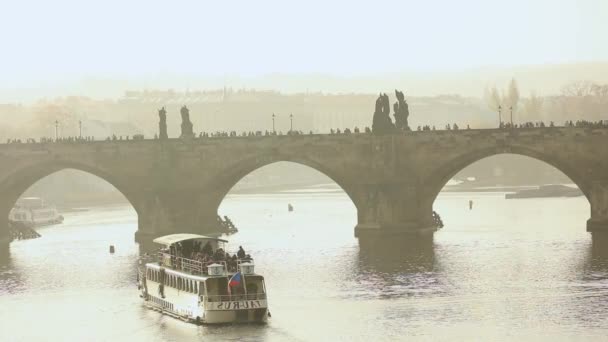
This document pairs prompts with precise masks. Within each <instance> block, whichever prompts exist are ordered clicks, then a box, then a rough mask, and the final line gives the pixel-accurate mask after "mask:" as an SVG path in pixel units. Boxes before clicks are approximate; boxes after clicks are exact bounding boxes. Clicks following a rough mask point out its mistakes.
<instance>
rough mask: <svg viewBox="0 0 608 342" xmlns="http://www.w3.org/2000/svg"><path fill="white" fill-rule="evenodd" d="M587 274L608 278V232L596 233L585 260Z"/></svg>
mask: <svg viewBox="0 0 608 342" xmlns="http://www.w3.org/2000/svg"><path fill="white" fill-rule="evenodd" d="M585 276H586V277H588V276H591V277H601V279H604V280H605V279H608V234H606V233H594V234H593V235H592V238H591V246H590V248H589V253H588V256H587V258H586V261H585Z"/></svg>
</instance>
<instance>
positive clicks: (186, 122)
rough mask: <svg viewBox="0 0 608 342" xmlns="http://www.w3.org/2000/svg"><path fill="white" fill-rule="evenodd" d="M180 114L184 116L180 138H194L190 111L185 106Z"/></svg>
mask: <svg viewBox="0 0 608 342" xmlns="http://www.w3.org/2000/svg"><path fill="white" fill-rule="evenodd" d="M180 113H181V114H182V135H181V136H180V138H194V132H193V131H192V122H190V111H189V110H188V107H186V106H183V107H182V109H181V110H180Z"/></svg>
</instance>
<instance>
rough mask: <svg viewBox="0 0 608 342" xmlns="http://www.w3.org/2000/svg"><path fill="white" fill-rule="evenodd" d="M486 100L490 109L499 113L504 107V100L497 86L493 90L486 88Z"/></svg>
mask: <svg viewBox="0 0 608 342" xmlns="http://www.w3.org/2000/svg"><path fill="white" fill-rule="evenodd" d="M484 99H485V101H486V103H487V104H488V107H489V108H490V109H491V110H493V111H498V107H500V106H501V105H502V98H501V96H500V94H499V92H498V88H496V86H493V87H491V88H487V87H486V89H485V91H484Z"/></svg>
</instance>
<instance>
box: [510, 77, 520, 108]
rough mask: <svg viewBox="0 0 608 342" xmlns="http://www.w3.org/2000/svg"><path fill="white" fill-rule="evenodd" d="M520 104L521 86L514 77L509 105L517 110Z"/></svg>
mask: <svg viewBox="0 0 608 342" xmlns="http://www.w3.org/2000/svg"><path fill="white" fill-rule="evenodd" d="M518 105H519V88H518V87H517V82H516V81H515V79H514V78H512V79H511V83H510V84H509V106H510V107H512V108H513V111H515V110H517V106H518Z"/></svg>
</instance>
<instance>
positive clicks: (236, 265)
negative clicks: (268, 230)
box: [138, 234, 270, 324]
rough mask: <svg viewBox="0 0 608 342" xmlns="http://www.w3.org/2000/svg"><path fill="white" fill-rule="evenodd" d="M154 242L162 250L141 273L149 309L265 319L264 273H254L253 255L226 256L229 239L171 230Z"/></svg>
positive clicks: (211, 320) (200, 317) (218, 318)
mask: <svg viewBox="0 0 608 342" xmlns="http://www.w3.org/2000/svg"><path fill="white" fill-rule="evenodd" d="M154 242H155V243H158V244H161V245H163V246H164V248H163V249H161V251H159V252H158V254H157V255H156V257H157V259H156V260H154V261H152V262H147V263H145V265H141V267H140V270H139V274H138V288H139V290H140V297H141V298H142V299H143V300H144V304H145V305H146V306H147V307H149V308H151V309H154V310H157V311H160V312H162V313H164V314H168V315H171V316H174V317H176V318H180V319H183V320H185V321H188V322H192V323H201V324H221V323H255V322H257V323H264V322H266V321H267V319H268V317H269V316H270V313H269V312H268V301H267V297H266V286H265V283H264V277H263V276H262V275H260V274H257V273H255V265H254V264H253V259H251V258H250V257H243V258H241V257H239V258H238V259H237V258H236V257H234V258H228V257H227V254H226V253H225V252H224V243H226V242H227V241H226V240H223V239H220V238H214V237H209V236H204V235H196V234H171V235H166V236H161V237H159V238H156V239H154ZM194 255H196V256H201V255H204V256H203V257H202V258H201V257H196V256H194ZM223 255H225V256H226V257H223ZM186 256H188V257H186ZM193 256H194V257H193ZM241 256H242V255H241Z"/></svg>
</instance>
